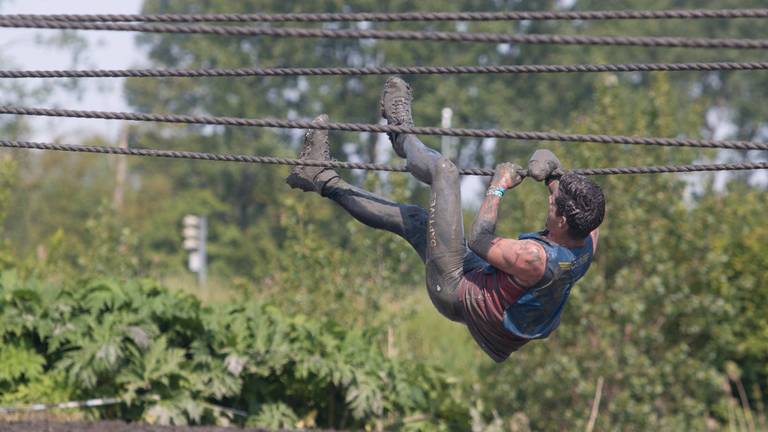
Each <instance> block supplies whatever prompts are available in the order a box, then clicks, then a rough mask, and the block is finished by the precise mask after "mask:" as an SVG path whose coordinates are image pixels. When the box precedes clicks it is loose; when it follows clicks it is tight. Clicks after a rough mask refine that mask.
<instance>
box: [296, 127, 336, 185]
mask: <svg viewBox="0 0 768 432" xmlns="http://www.w3.org/2000/svg"><path fill="white" fill-rule="evenodd" d="M312 123H328V116H327V115H325V114H322V115H320V116H318V117H316V118H315V119H314V120H312ZM299 159H307V160H331V152H330V150H329V148H328V131H327V130H317V129H309V130H307V132H306V135H304V147H303V148H302V149H301V153H299ZM333 177H336V173H335V172H334V171H333V169H331V168H325V167H311V166H297V167H294V168H293V169H292V170H291V174H289V175H288V178H286V179H285V182H286V183H288V186H290V187H292V188H294V189H301V190H303V191H304V192H318V193H319V192H321V191H322V189H323V185H325V183H326V182H327V181H328V180H329V179H331V178H333Z"/></svg>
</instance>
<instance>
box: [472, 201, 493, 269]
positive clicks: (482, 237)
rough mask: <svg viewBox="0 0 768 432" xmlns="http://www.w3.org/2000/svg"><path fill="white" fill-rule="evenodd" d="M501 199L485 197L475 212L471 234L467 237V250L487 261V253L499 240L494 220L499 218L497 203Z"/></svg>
mask: <svg viewBox="0 0 768 432" xmlns="http://www.w3.org/2000/svg"><path fill="white" fill-rule="evenodd" d="M500 202H501V198H500V197H497V196H494V195H486V197H485V199H484V200H483V204H482V205H481V206H480V210H478V211H477V215H476V216H475V221H474V223H473V224H472V232H471V233H470V235H469V242H468V245H469V248H470V249H472V251H473V252H475V253H476V254H478V255H480V257H481V258H483V259H487V257H488V251H489V250H490V249H491V246H492V245H493V244H494V243H495V241H496V240H497V239H498V238H499V237H497V236H496V234H495V232H496V220H497V219H498V217H499V203H500Z"/></svg>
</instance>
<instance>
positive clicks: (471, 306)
mask: <svg viewBox="0 0 768 432" xmlns="http://www.w3.org/2000/svg"><path fill="white" fill-rule="evenodd" d="M545 235H546V232H536V233H526V234H521V235H520V237H519V239H520V240H532V241H536V242H538V243H539V244H541V245H542V246H543V248H544V251H545V252H546V255H547V263H546V267H545V270H544V275H543V276H542V278H541V279H540V280H539V281H538V282H537V283H536V284H535V285H534V286H532V287H530V288H527V289H526V288H522V287H521V286H520V285H519V284H518V283H517V282H516V280H515V278H514V276H513V275H509V274H507V273H504V272H502V271H500V270H497V269H495V268H493V267H491V266H490V265H489V266H486V267H485V268H482V269H478V270H475V271H472V272H469V273H467V274H465V275H464V278H463V280H462V282H461V289H462V293H461V295H462V300H463V305H464V312H465V313H464V315H465V321H466V324H467V327H468V328H469V331H470V333H471V334H472V336H473V337H474V339H475V340H476V341H477V343H478V344H479V345H480V347H481V348H482V349H483V350H484V351H485V352H486V353H487V354H488V355H489V356H491V358H493V359H494V360H495V361H497V362H501V361H504V360H505V359H506V358H507V357H509V355H510V354H511V353H513V352H514V351H517V350H518V349H520V347H522V346H523V345H525V344H526V343H528V342H529V341H531V340H534V339H543V338H546V337H547V336H549V334H550V333H552V331H554V330H555V329H556V328H557V326H558V325H559V324H560V317H561V315H562V312H563V308H564V307H565V303H566V302H567V300H568V296H569V295H570V292H571V289H572V288H573V285H574V284H575V283H576V281H578V280H579V279H581V277H582V276H584V274H586V272H587V270H588V269H589V266H590V264H591V263H592V256H593V242H592V236H589V237H587V239H586V240H585V241H584V245H583V246H581V247H578V248H573V249H569V248H565V247H562V246H560V245H558V244H556V243H553V242H552V241H550V240H548V239H547V238H546V237H544V236H545Z"/></svg>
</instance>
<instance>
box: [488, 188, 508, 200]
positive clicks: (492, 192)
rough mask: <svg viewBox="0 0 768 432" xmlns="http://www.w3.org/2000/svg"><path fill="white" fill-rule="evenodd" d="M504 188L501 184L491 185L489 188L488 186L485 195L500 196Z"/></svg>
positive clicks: (502, 194)
mask: <svg viewBox="0 0 768 432" xmlns="http://www.w3.org/2000/svg"><path fill="white" fill-rule="evenodd" d="M505 190H506V189H504V188H503V187H501V186H491V187H490V188H488V192H486V193H485V196H489V195H495V196H497V197H499V198H501V197H503V196H504V192H505Z"/></svg>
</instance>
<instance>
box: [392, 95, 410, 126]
mask: <svg viewBox="0 0 768 432" xmlns="http://www.w3.org/2000/svg"><path fill="white" fill-rule="evenodd" d="M409 109H410V104H409V103H408V99H407V98H405V97H395V98H392V116H393V117H395V118H396V119H397V120H398V123H400V124H405V123H408V117H409V115H408V112H409Z"/></svg>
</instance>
